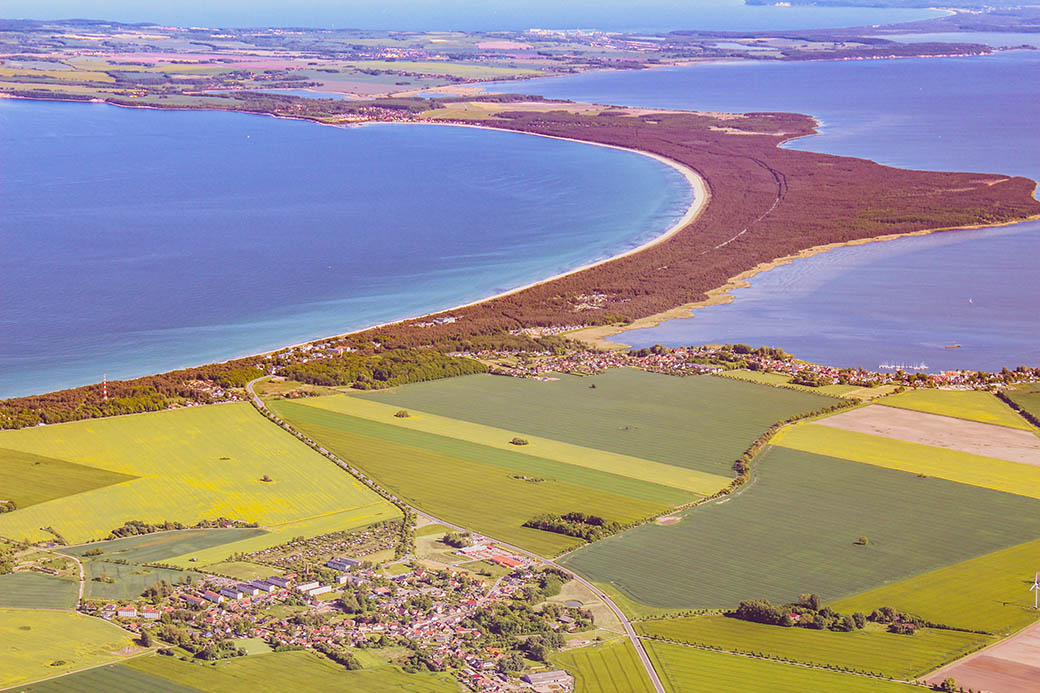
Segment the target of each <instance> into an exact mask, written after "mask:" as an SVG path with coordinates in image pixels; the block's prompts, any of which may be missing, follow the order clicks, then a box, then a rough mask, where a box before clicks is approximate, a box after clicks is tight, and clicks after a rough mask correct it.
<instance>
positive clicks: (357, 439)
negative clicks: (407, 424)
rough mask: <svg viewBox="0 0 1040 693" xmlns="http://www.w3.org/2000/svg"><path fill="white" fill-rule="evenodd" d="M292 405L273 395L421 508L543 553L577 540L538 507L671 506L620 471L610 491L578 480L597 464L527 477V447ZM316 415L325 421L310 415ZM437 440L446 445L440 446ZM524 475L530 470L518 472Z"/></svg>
mask: <svg viewBox="0 0 1040 693" xmlns="http://www.w3.org/2000/svg"><path fill="white" fill-rule="evenodd" d="M291 405H292V403H289V402H276V403H274V409H275V411H277V412H278V413H279V414H281V415H282V416H284V417H285V419H286V420H287V421H289V422H290V423H292V425H293V426H294V427H295V428H297V429H298V430H300V431H301V432H303V433H306V434H307V435H308V436H310V437H311V438H313V439H314V440H315V441H317V442H319V443H320V444H321V445H323V446H325V447H326V448H328V449H329V450H331V451H332V452H334V453H336V454H337V455H338V456H340V457H341V458H343V459H344V460H346V461H348V462H350V463H351V464H353V465H355V466H356V467H358V468H359V469H361V470H362V471H364V472H365V474H368V475H370V476H371V477H372V478H373V479H375V480H376V481H378V482H379V483H380V484H382V485H384V486H385V487H386V488H388V489H390V490H391V491H393V492H394V493H396V494H398V495H399V496H401V497H402V498H404V499H406V500H408V501H409V502H410V503H413V504H414V505H415V506H416V507H418V508H420V509H421V510H425V511H427V512H429V513H431V514H433V515H436V516H437V517H440V518H442V519H444V520H447V521H449V522H452V523H455V524H459V525H462V526H464V527H468V528H472V529H474V530H476V531H478V532H482V533H485V534H487V535H488V536H491V537H493V538H496V539H500V540H502V541H506V542H510V543H513V544H517V545H519V546H522V547H524V548H527V549H529V550H531V551H535V552H537V553H540V554H543V555H556V554H557V553H560V552H561V551H564V550H566V549H568V548H571V547H574V546H579V545H580V544H581V543H582V541H581V540H580V539H575V538H574V537H569V536H565V535H562V534H553V533H551V532H543V531H540V530H535V529H530V528H527V527H524V526H523V524H524V522H526V521H527V520H530V519H532V518H534V517H535V516H537V515H541V514H543V513H555V514H563V513H568V512H572V511H578V512H584V513H591V514H594V515H599V516H600V517H605V518H607V519H608V520H612V521H615V522H620V523H622V524H627V523H630V522H635V521H638V520H641V519H643V518H646V517H650V516H652V515H655V514H658V513H661V512H664V511H665V510H667V509H668V508H669V507H670V506H669V505H668V504H662V503H652V502H648V501H646V500H640V499H638V498H635V497H632V496H627V495H624V490H623V489H624V488H625V487H626V486H627V485H628V484H629V482H632V481H633V480H632V479H628V478H625V477H617V479H618V480H619V482H618V483H619V486H618V488H617V489H616V490H615V491H613V492H612V491H608V490H604V489H603V488H602V487H601V486H593V485H592V483H591V482H588V483H586V482H583V481H582V479H583V478H585V475H594V474H599V475H602V474H603V473H602V472H596V471H595V470H589V469H584V468H578V467H573V466H572V465H560V466H561V467H573V469H574V472H573V474H574V476H572V477H568V478H567V480H563V479H561V478H560V477H559V476H556V477H544V478H543V477H538V478H541V479H542V480H541V481H531V480H529V479H530V478H531V471H530V469H531V468H529V467H527V466H525V465H526V464H527V463H528V460H530V459H531V458H529V457H528V456H526V455H519V454H512V453H509V452H508V451H505V452H503V451H498V450H495V449H494V448H490V447H486V446H480V445H473V444H472V443H465V442H464V441H458V440H455V439H450V438H444V437H443V436H435V435H432V434H428V433H421V432H416V431H407V430H404V429H400V428H398V427H395V426H390V425H387V424H380V423H376V422H372V421H366V420H363V419H358V418H355V417H352V416H346V415H342V414H335V413H331V412H326V411H321V410H318V409H315V408H313V407H305V406H295V407H294V406H291ZM315 420H320V421H321V422H322V424H316V423H311V421H315ZM329 424H331V425H329ZM376 431H378V432H379V433H380V435H378V437H377V435H375V434H373V432H376ZM399 432H400V435H401V436H402V438H401V439H402V440H408V441H410V442H413V443H414V442H417V441H419V440H423V441H424V442H423V443H422V444H417V445H412V444H407V443H403V442H394V436H396V435H398V434H399ZM441 444H443V445H444V446H445V448H444V449H445V450H446V451H445V452H439V451H438V446H439V445H441ZM457 446H461V447H457ZM468 446H472V448H475V452H474V451H473V450H470V447H468ZM455 449H466V450H468V451H469V453H468V454H467V456H466V457H462V456H460V455H455V454H451V453H450V452H447V451H449V450H455ZM482 450H483V451H485V454H486V458H487V460H499V461H501V459H502V458H503V457H510V456H511V457H514V458H516V460H515V462H514V464H516V465H520V466H517V467H508V466H504V463H503V465H501V466H500V464H499V463H493V462H488V461H485V462H482V461H479V460H480V459H481V457H480V455H479V454H476V453H480V452H481V451H482ZM525 476H526V477H528V478H527V479H525V478H518V477H525ZM603 476H605V477H611V476H614V475H603ZM590 478H592V477H590ZM621 484H623V485H621ZM674 492H675V490H674V489H670V490H669V493H674Z"/></svg>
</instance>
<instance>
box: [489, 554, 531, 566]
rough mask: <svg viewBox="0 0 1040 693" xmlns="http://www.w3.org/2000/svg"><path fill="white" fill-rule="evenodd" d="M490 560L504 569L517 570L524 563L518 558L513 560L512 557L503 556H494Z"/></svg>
mask: <svg viewBox="0 0 1040 693" xmlns="http://www.w3.org/2000/svg"><path fill="white" fill-rule="evenodd" d="M491 560H492V561H494V562H495V563H497V564H499V565H502V566H505V567H506V568H519V567H521V566H522V565H523V564H524V562H523V561H521V560H520V559H519V558H513V557H512V556H503V555H502V554H496V555H494V556H492V557H491Z"/></svg>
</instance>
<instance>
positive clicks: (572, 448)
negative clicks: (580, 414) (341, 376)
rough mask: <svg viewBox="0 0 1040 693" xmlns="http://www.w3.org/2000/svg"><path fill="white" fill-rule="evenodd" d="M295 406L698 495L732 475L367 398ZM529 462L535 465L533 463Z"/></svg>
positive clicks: (315, 399) (316, 399) (316, 400)
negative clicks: (520, 441)
mask: <svg viewBox="0 0 1040 693" xmlns="http://www.w3.org/2000/svg"><path fill="white" fill-rule="evenodd" d="M296 404H301V405H305V406H309V407H316V408H318V409H323V410H327V411H331V412H336V413H338V414H346V415H348V416H355V417H357V418H361V419H367V420H370V421H378V422H380V423H385V424H393V425H394V426H399V427H401V428H404V429H408V430H412V431H421V432H423V433H433V434H436V435H438V436H445V437H449V438H457V439H459V440H462V441H466V442H469V443H476V444H478V445H483V446H487V447H491V448H495V449H497V450H504V451H507V452H510V453H516V454H520V455H526V456H529V457H533V458H538V459H540V460H548V461H552V462H561V463H563V464H567V465H574V466H578V467H586V468H588V469H593V470H596V471H600V472H605V473H607V474H611V475H616V476H623V477H628V478H630V479H639V480H653V482H654V483H655V484H659V485H662V486H668V487H671V488H675V489H680V490H682V491H689V492H692V493H696V494H700V495H710V494H712V493H714V492H716V491H718V490H719V489H720V488H725V487H726V486H727V485H728V484H729V482H730V480H731V479H732V475H727V476H723V475H719V474H707V473H705V472H699V471H696V470H693V469H685V468H683V467H676V466H674V465H670V464H663V463H661V462H654V461H652V460H646V459H641V458H638V457H630V456H628V455H619V454H617V453H614V452H607V451H605V450H595V449H593V448H586V447H581V446H579V445H572V444H570V443H563V442H560V441H558V440H550V439H548V438H537V437H534V436H531V435H529V434H526V433H521V432H520V431H510V430H508V429H504V428H496V427H493V426H484V425H481V424H475V423H472V422H469V421H462V420H461V419H452V418H448V417H445V416H438V415H436V414H429V413H426V412H420V411H409V412H408V414H409V416H408V417H406V418H399V417H396V416H394V415H395V414H396V413H397V412H399V411H400V408H399V407H395V406H392V405H389V404H384V403H382V402H378V401H373V400H372V399H371V398H368V397H350V396H347V395H335V396H332V397H310V398H307V399H302V400H298V401H297V402H292V403H287V404H286V406H288V407H290V409H291V408H292V406H293V405H296ZM517 437H522V438H524V440H526V441H528V444H527V445H521V446H518V445H512V444H511V443H510V441H511V440H513V439H514V438H517ZM506 459H510V460H516V459H517V458H515V457H513V456H508V457H507V458H506ZM531 463H532V464H537V463H536V462H534V461H532V462H531ZM514 464H515V462H514ZM676 498H679V496H676ZM666 502H667V501H666Z"/></svg>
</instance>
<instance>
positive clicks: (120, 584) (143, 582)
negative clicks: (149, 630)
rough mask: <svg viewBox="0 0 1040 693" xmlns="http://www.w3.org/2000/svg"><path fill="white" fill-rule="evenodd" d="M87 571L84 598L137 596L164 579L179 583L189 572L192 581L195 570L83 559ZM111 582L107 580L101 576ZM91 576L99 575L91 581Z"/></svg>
mask: <svg viewBox="0 0 1040 693" xmlns="http://www.w3.org/2000/svg"><path fill="white" fill-rule="evenodd" d="M83 568H84V571H85V572H86V574H87V588H86V594H85V595H84V596H85V597H87V598H88V599H137V598H138V597H140V596H141V593H142V592H144V591H145V590H146V589H148V588H149V587H151V586H152V585H154V584H155V583H157V582H159V581H160V580H165V581H166V582H169V583H171V584H173V583H177V582H180V581H181V580H183V579H185V578H186V577H188V576H189V575H192V577H194V578H195V579H196V580H198V579H199V578H200V577H201V576H200V575H199V574H198V573H194V574H192V573H189V572H187V571H182V570H170V569H169V568H152V567H149V566H143V565H136V564H130V565H124V564H122V563H112V562H110V561H104V560H87V561H84V562H83ZM106 577H107V578H108V579H110V580H112V581H113V582H108V581H107V580H105V579H104V578H106ZM94 578H102V579H100V580H95V579H94Z"/></svg>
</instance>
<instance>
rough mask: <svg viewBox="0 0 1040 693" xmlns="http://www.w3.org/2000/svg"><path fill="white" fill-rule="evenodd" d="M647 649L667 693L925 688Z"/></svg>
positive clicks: (870, 692)
mask: <svg viewBox="0 0 1040 693" xmlns="http://www.w3.org/2000/svg"><path fill="white" fill-rule="evenodd" d="M645 646H646V649H647V652H648V654H649V655H650V659H651V660H653V662H654V668H655V669H657V671H658V674H659V676H660V677H661V681H662V683H664V687H665V690H667V691H668V693H694V692H698V693H699V692H700V691H736V690H739V691H741V693H776V691H814V693H911V691H920V690H921V689H920V688H918V687H916V686H911V685H909V684H903V683H896V682H894V681H884V680H881V679H872V678H868V677H866V676H857V675H855V674H843V673H840V672H836V671H824V670H821V669H810V668H808V667H804V666H797V665H793V664H785V663H782V662H771V661H767V660H763V659H753V658H751V657H741V656H738V655H730V654H723V653H721V652H709V651H707V650H700V649H697V648H695V647H686V646H684V645H673V644H671V643H664V642H646V643H645Z"/></svg>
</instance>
